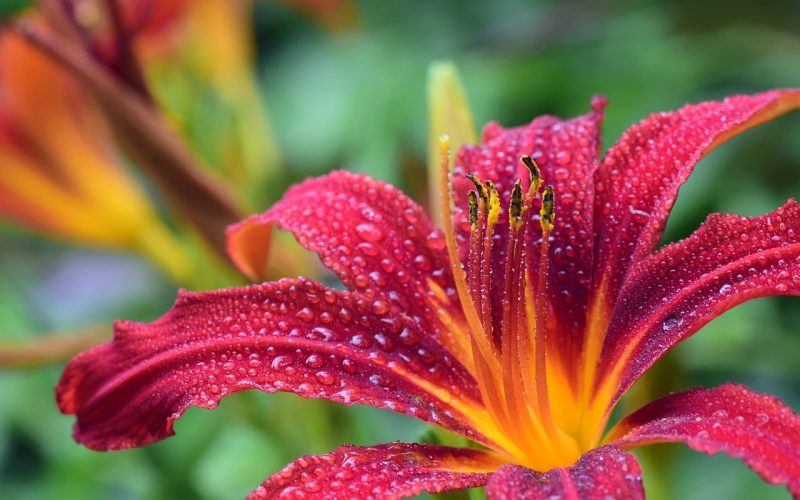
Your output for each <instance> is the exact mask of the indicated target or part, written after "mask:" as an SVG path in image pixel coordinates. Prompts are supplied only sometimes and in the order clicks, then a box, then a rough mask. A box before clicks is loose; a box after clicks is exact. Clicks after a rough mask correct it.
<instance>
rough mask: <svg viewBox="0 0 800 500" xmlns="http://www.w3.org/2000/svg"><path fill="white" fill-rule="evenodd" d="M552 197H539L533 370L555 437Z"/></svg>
mask: <svg viewBox="0 0 800 500" xmlns="http://www.w3.org/2000/svg"><path fill="white" fill-rule="evenodd" d="M554 207H555V196H554V194H553V186H547V187H545V189H544V193H543V194H542V208H541V210H540V211H539V215H540V224H541V226H542V244H541V247H540V254H539V283H538V286H537V290H536V292H537V293H536V335H535V338H534V357H535V359H534V368H535V370H536V400H537V405H538V408H539V416H540V417H541V418H542V422H543V423H544V425H545V427H546V428H547V429H548V431H549V432H552V434H551V435H553V436H555V435H557V432H556V430H555V424H554V423H553V415H552V412H551V411H550V400H549V398H548V393H547V364H546V363H547V354H546V346H547V311H548V305H547V273H548V265H547V263H548V254H549V253H550V232H551V231H552V230H553V222H554V220H555V208H554Z"/></svg>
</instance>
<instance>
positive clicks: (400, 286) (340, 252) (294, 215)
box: [228, 171, 462, 355]
mask: <svg viewBox="0 0 800 500" xmlns="http://www.w3.org/2000/svg"><path fill="white" fill-rule="evenodd" d="M275 225H277V227H279V228H281V229H283V230H286V231H290V232H292V233H293V234H294V236H295V237H296V238H297V240H298V242H299V243H300V244H301V245H303V246H304V247H306V248H308V249H309V250H312V251H314V252H316V253H317V254H319V256H320V258H321V259H322V262H323V264H324V265H325V266H327V267H328V268H330V269H331V270H332V271H334V272H335V273H336V274H337V275H338V276H339V278H340V279H341V281H342V283H344V285H345V286H346V287H347V288H348V289H350V290H352V291H353V292H354V293H357V294H359V295H360V296H363V297H364V299H365V300H369V301H370V302H372V303H373V304H374V307H375V309H376V310H377V311H380V312H381V313H389V312H391V311H394V313H395V314H397V315H399V314H401V313H403V314H405V315H407V316H409V317H413V319H414V320H415V321H416V322H417V328H418V329H419V330H420V331H422V332H425V333H426V334H428V335H431V336H434V337H437V338H439V340H440V342H441V343H442V345H447V346H451V345H452V339H451V336H450V334H449V332H445V331H444V328H443V326H442V325H441V324H440V322H439V321H438V319H437V318H438V315H437V313H436V311H435V307H434V306H433V305H432V302H431V296H432V293H433V292H432V291H431V289H430V288H429V281H432V282H433V283H434V284H435V285H436V286H437V287H439V289H441V290H442V291H444V293H445V295H446V296H445V297H439V298H438V299H437V300H436V304H437V306H436V307H439V308H444V309H446V310H447V313H448V314H449V315H450V316H451V317H452V318H455V319H456V320H458V318H460V317H461V315H462V313H461V309H460V306H459V302H458V298H457V297H456V296H455V291H454V284H453V279H452V277H451V273H450V265H449V261H448V257H447V252H446V250H445V248H444V245H443V244H441V242H442V241H443V240H441V235H440V231H439V230H438V229H437V228H436V227H435V226H434V225H433V224H432V223H431V221H430V219H428V216H427V215H426V214H425V212H424V211H423V210H422V208H421V207H420V206H419V205H417V204H416V203H414V202H413V201H412V200H410V199H409V198H408V197H407V196H405V195H404V194H403V193H402V192H400V191H399V190H397V189H396V188H394V187H392V186H389V185H388V184H385V183H383V182H380V181H377V180H374V179H371V178H369V177H366V176H363V175H356V174H352V173H349V172H344V171H340V172H333V173H331V174H328V175H326V176H323V177H319V178H314V179H308V180H306V181H305V182H302V183H301V184H298V185H296V186H294V187H293V188H291V189H290V190H289V191H288V192H287V193H286V195H285V196H284V197H283V199H281V201H279V202H278V203H276V204H275V205H274V206H273V207H272V208H270V209H269V210H267V211H266V212H264V213H263V214H260V215H254V216H251V217H249V218H247V219H245V220H244V221H242V222H240V223H239V224H236V225H234V226H231V227H230V228H228V252H229V254H230V255H231V257H232V259H233V261H234V263H236V265H237V266H238V267H239V268H240V269H241V270H242V271H243V272H245V273H246V274H248V275H249V276H251V277H253V278H259V277H263V276H262V274H261V271H260V270H263V269H265V265H264V262H265V260H266V259H267V257H268V247H269V240H270V234H271V230H272V227H273V226H275ZM448 294H449V295H448ZM412 311H413V314H412ZM437 354H441V355H446V354H447V353H446V352H445V351H444V350H442V349H441V348H439V349H438V350H437Z"/></svg>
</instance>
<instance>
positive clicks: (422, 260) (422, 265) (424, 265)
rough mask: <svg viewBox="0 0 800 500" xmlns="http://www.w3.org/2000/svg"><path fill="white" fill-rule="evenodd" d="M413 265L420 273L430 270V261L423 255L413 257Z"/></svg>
mask: <svg viewBox="0 0 800 500" xmlns="http://www.w3.org/2000/svg"><path fill="white" fill-rule="evenodd" d="M414 265H415V266H416V267H417V269H419V270H420V271H430V269H431V261H430V260H428V258H427V257H426V256H424V255H421V254H420V255H417V256H416V257H414Z"/></svg>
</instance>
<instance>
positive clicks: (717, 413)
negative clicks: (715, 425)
mask: <svg viewBox="0 0 800 500" xmlns="http://www.w3.org/2000/svg"><path fill="white" fill-rule="evenodd" d="M712 416H714V417H716V418H728V412H727V411H725V410H717V411H715V412H714V413H713V414H712Z"/></svg>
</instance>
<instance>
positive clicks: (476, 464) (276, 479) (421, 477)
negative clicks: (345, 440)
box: [248, 443, 499, 500]
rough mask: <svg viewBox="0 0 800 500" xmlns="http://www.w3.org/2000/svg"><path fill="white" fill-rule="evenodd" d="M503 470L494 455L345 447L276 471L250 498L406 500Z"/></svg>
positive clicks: (401, 446) (399, 446)
mask: <svg viewBox="0 0 800 500" xmlns="http://www.w3.org/2000/svg"><path fill="white" fill-rule="evenodd" d="M498 466H499V463H498V462H497V460H496V459H495V458H494V457H493V456H492V455H491V454H489V453H487V452H484V451H480V450H473V449H461V448H449V447H446V446H432V445H423V444H406V443H391V444H382V445H378V446H369V447H360V446H350V445H346V446H342V447H340V448H337V449H336V450H334V451H332V452H331V453H327V454H325V455H319V456H305V457H301V458H299V459H297V460H295V461H294V462H292V463H291V464H289V465H287V466H286V467H284V468H283V469H282V470H280V471H278V472H276V473H275V474H273V475H272V476H270V477H269V478H267V480H266V481H264V482H263V483H262V484H261V486H259V487H258V488H257V489H256V490H255V491H253V492H252V493H251V494H250V496H249V497H248V499H251V500H256V499H262V498H307V499H350V498H404V497H409V496H414V495H417V494H419V493H423V492H427V493H442V492H445V491H451V490H458V489H463V488H474V487H476V486H482V485H483V484H485V483H486V481H487V480H488V479H489V477H490V476H491V473H492V471H494V470H495V469H496V468H497V467H498Z"/></svg>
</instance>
